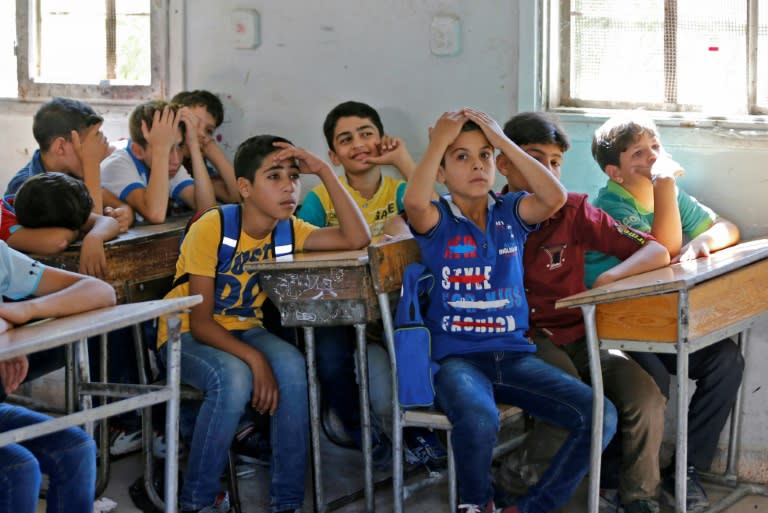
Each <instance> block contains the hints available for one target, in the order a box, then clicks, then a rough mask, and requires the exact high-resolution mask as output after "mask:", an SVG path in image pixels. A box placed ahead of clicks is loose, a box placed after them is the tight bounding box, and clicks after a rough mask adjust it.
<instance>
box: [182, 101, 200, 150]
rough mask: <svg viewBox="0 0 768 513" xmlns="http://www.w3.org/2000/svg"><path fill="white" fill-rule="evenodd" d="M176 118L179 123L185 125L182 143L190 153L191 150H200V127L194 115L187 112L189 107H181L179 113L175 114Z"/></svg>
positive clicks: (189, 111)
mask: <svg viewBox="0 0 768 513" xmlns="http://www.w3.org/2000/svg"><path fill="white" fill-rule="evenodd" d="M176 116H177V117H178V118H179V121H180V122H183V123H184V125H186V130H185V131H184V137H185V141H184V142H185V143H186V145H187V147H188V148H189V149H190V151H191V150H192V149H193V148H197V149H200V150H202V139H201V138H200V129H201V127H200V120H199V119H198V117H197V116H196V115H195V114H194V112H192V111H191V110H189V107H182V108H181V109H179V111H178V112H177V113H176Z"/></svg>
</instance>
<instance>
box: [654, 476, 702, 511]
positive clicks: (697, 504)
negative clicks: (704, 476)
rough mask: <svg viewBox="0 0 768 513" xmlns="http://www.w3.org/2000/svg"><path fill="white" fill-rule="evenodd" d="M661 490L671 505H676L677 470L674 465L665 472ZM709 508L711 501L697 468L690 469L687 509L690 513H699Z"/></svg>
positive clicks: (686, 488) (686, 484)
mask: <svg viewBox="0 0 768 513" xmlns="http://www.w3.org/2000/svg"><path fill="white" fill-rule="evenodd" d="M661 489H662V491H663V492H664V498H665V499H666V500H667V502H669V504H670V505H673V506H674V504H675V468H674V465H672V466H671V467H668V468H667V469H666V470H665V471H664V477H663V479H662V482H661ZM707 508H709V499H708V498H707V492H706V491H705V490H704V487H703V486H702V485H701V480H700V478H699V473H698V472H697V471H696V467H693V466H690V467H688V472H687V479H686V483H685V509H686V511H688V512H689V513H698V512H700V511H704V510H705V509H707Z"/></svg>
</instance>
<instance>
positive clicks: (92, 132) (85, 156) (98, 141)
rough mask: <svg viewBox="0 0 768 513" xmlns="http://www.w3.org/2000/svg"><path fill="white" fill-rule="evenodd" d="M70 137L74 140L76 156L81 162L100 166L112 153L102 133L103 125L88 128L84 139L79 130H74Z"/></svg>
mask: <svg viewBox="0 0 768 513" xmlns="http://www.w3.org/2000/svg"><path fill="white" fill-rule="evenodd" d="M70 136H71V138H72V146H74V148H75V154H76V155H77V157H78V158H79V159H80V162H83V163H85V162H95V163H97V164H98V163H100V162H101V161H102V160H104V159H105V158H106V157H107V155H109V153H110V151H109V148H110V146H109V142H108V141H107V138H106V137H105V136H104V134H103V133H101V123H96V124H95V125H91V126H90V127H88V129H86V131H85V134H83V137H82V138H81V137H80V134H79V133H78V132H77V130H72V132H71V133H70Z"/></svg>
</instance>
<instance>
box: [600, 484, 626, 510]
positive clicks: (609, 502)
mask: <svg viewBox="0 0 768 513" xmlns="http://www.w3.org/2000/svg"><path fill="white" fill-rule="evenodd" d="M597 508H598V511H599V512H600V513H625V510H624V508H623V507H622V506H621V500H620V498H619V491H618V490H617V489H615V488H601V489H600V498H599V502H598V505H597Z"/></svg>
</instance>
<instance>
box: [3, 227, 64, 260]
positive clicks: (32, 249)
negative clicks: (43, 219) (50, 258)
mask: <svg viewBox="0 0 768 513" xmlns="http://www.w3.org/2000/svg"><path fill="white" fill-rule="evenodd" d="M78 236H79V233H78V232H77V231H75V230H70V229H68V228H25V227H23V226H20V227H19V228H18V229H16V231H14V232H13V233H12V234H11V235H10V236H9V237H8V239H7V240H6V241H5V242H6V243H7V244H8V246H10V247H11V248H13V249H15V250H16V251H21V252H22V253H29V254H33V255H55V254H56V253H61V252H62V251H64V250H65V249H67V247H68V246H69V245H70V244H72V243H73V242H75V241H76V240H77V238H78Z"/></svg>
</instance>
